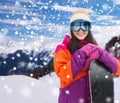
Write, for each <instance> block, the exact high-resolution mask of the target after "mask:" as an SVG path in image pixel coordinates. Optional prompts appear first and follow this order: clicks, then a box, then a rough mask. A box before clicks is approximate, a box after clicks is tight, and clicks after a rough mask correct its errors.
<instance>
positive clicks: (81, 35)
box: [72, 29, 88, 40]
mask: <svg viewBox="0 0 120 103" xmlns="http://www.w3.org/2000/svg"><path fill="white" fill-rule="evenodd" d="M72 32H73V35H74V36H75V37H76V38H77V39H79V40H83V39H85V38H86V37H87V35H88V31H87V32H84V31H83V30H82V29H80V30H79V31H78V32H74V31H72Z"/></svg>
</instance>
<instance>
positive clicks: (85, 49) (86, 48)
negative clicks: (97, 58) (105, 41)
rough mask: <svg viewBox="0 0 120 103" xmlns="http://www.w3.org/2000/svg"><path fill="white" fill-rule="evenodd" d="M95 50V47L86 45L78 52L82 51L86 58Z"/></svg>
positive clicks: (89, 44)
mask: <svg viewBox="0 0 120 103" xmlns="http://www.w3.org/2000/svg"><path fill="white" fill-rule="evenodd" d="M97 48H98V46H97V45H94V44H91V43H88V44H87V45H85V46H83V47H82V48H81V49H80V50H82V51H84V52H85V54H86V56H87V57H89V56H90V54H91V53H93V52H94V51H95V50H96V49H97Z"/></svg>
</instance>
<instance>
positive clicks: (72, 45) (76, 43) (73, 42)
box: [67, 31, 97, 54]
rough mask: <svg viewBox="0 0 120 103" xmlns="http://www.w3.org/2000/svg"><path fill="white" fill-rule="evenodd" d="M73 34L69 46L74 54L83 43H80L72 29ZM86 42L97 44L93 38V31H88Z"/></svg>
mask: <svg viewBox="0 0 120 103" xmlns="http://www.w3.org/2000/svg"><path fill="white" fill-rule="evenodd" d="M71 36H72V37H71V39H70V41H69V42H68V45H67V48H68V50H69V51H70V53H71V54H73V53H74V52H75V51H76V50H78V49H80V48H81V47H82V45H81V44H80V40H79V39H77V38H76V37H75V36H74V34H73V32H72V31H71ZM86 42H87V43H92V44H95V45H97V42H96V41H95V39H94V38H93V36H92V34H91V31H89V32H88V35H87V37H86Z"/></svg>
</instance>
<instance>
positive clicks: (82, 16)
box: [70, 8, 90, 23]
mask: <svg viewBox="0 0 120 103" xmlns="http://www.w3.org/2000/svg"><path fill="white" fill-rule="evenodd" d="M75 20H86V21H89V22H90V17H89V14H88V10H87V9H84V8H79V9H77V10H76V11H75V12H73V13H72V15H71V17H70V23H71V22H73V21H75Z"/></svg>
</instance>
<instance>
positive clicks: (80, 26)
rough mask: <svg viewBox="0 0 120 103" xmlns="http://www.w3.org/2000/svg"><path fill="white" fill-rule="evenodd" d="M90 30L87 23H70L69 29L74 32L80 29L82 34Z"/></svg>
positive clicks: (89, 25)
mask: <svg viewBox="0 0 120 103" xmlns="http://www.w3.org/2000/svg"><path fill="white" fill-rule="evenodd" d="M90 28H91V24H90V22H88V21H83V20H76V21H74V22H72V23H71V25H70V29H71V30H72V31H74V32H78V31H79V30H80V29H82V30H83V31H84V32H87V31H89V30H90Z"/></svg>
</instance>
